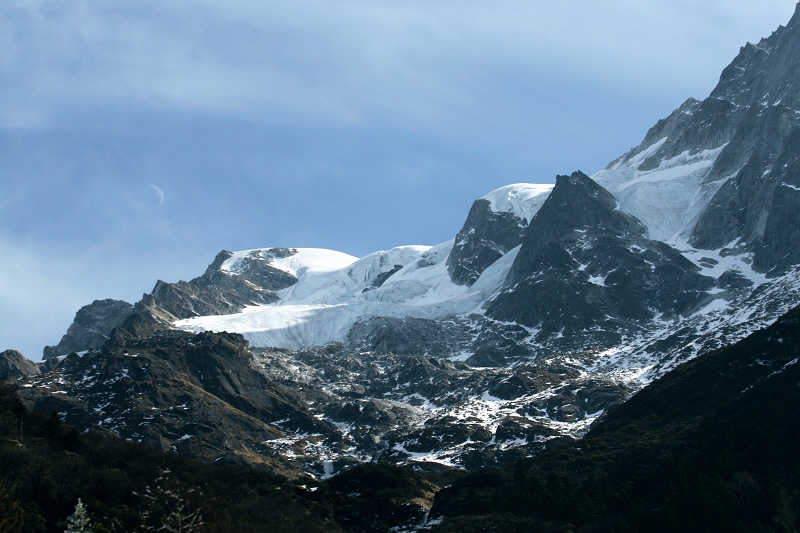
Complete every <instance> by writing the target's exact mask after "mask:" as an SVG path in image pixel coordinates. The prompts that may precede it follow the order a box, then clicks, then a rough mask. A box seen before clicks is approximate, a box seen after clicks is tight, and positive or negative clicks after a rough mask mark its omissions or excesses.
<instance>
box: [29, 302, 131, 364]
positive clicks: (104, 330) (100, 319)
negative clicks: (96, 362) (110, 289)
mask: <svg viewBox="0 0 800 533" xmlns="http://www.w3.org/2000/svg"><path fill="white" fill-rule="evenodd" d="M132 312H133V306H132V305H131V304H129V303H128V302H124V301H122V300H110V299H108V300H95V301H94V302H92V303H91V304H89V305H85V306H83V307H81V308H80V309H79V310H78V312H77V313H76V314H75V320H73V322H72V325H70V327H69V329H67V332H66V333H65V334H64V336H63V337H61V341H60V342H59V343H58V344H57V345H55V346H47V347H45V349H44V357H43V358H44V359H51V358H53V357H57V356H59V355H66V354H68V353H72V352H82V351H85V350H91V349H93V348H99V347H100V346H102V345H103V343H104V342H106V340H107V339H108V335H109V334H110V333H111V330H113V329H114V328H115V327H117V326H119V325H120V324H122V323H123V322H125V320H126V319H127V318H128V317H129V316H130V315H131V313H132Z"/></svg>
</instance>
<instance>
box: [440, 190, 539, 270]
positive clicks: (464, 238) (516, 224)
mask: <svg viewBox="0 0 800 533" xmlns="http://www.w3.org/2000/svg"><path fill="white" fill-rule="evenodd" d="M527 224H528V222H527V221H524V220H521V219H519V218H518V217H517V216H515V215H514V214H513V213H507V212H497V211H493V210H492V207H491V203H490V202H489V200H486V199H484V198H481V199H479V200H476V201H475V203H473V204H472V208H471V209H470V210H469V214H468V215H467V220H466V222H464V226H463V227H462V228H461V230H460V231H459V232H458V235H456V240H455V244H454V245H453V248H452V250H451V251H450V255H449V256H448V258H447V271H448V273H449V274H450V278H451V279H452V280H453V281H454V282H456V283H458V284H459V285H472V284H473V283H475V280H477V279H478V277H479V276H480V275H481V274H482V273H483V271H484V270H486V268H487V267H488V266H490V265H491V264H492V263H494V262H495V261H497V260H498V259H499V258H500V257H502V256H503V255H504V254H505V253H506V252H508V251H509V250H511V249H512V248H514V247H515V246H518V245H519V244H520V242H521V241H522V235H523V233H524V231H525V228H526V226H527Z"/></svg>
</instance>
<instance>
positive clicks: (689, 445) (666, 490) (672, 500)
mask: <svg viewBox="0 0 800 533" xmlns="http://www.w3.org/2000/svg"><path fill="white" fill-rule="evenodd" d="M799 361H800V308H797V309H795V310H793V311H791V312H790V313H788V314H787V315H785V316H784V317H782V318H781V319H780V320H779V321H778V322H777V323H775V324H774V325H772V326H770V327H768V328H766V329H765V330H762V331H759V332H757V333H755V334H753V335H751V336H749V337H748V338H746V339H745V340H743V341H741V342H739V343H737V344H736V345H733V346H731V347H728V348H725V349H721V350H718V351H717V352H714V353H711V354H708V355H706V356H703V357H701V358H699V359H696V360H694V361H692V362H689V363H686V364H685V365H682V366H681V367H679V368H678V369H676V370H674V371H672V372H671V373H669V374H667V375H666V376H664V377H663V378H662V379H660V380H658V381H656V382H654V383H653V384H652V385H651V386H650V387H647V388H646V389H644V390H643V391H641V392H640V393H638V394H637V395H636V396H634V397H633V398H632V399H631V400H630V401H628V402H627V403H625V404H623V405H621V406H620V407H618V408H616V409H615V410H613V411H612V412H611V413H610V414H609V415H608V416H607V417H606V418H605V419H604V420H603V421H601V422H600V423H598V424H597V425H596V426H595V427H594V428H593V429H592V431H591V432H590V433H589V435H588V436H587V437H586V438H584V439H583V440H581V441H576V442H573V443H568V444H563V441H560V442H561V443H560V444H555V445H551V446H550V447H549V448H548V449H546V450H545V451H544V452H542V453H541V454H539V455H538V456H536V457H534V458H531V459H524V460H521V461H519V462H517V463H515V464H513V465H510V466H506V467H503V468H491V469H484V470H481V471H478V472H474V473H472V474H466V473H464V472H459V471H453V470H447V469H440V470H438V471H432V470H428V471H427V472H426V471H424V470H421V469H419V468H416V469H412V468H409V467H400V466H393V465H380V464H363V465H359V466H355V467H352V468H348V469H345V470H344V471H343V472H341V473H340V474H339V475H337V476H335V477H333V478H331V479H330V480H328V481H322V482H319V481H315V480H312V479H311V478H301V479H295V480H290V479H288V478H286V477H283V476H276V475H274V474H270V473H267V472H265V471H263V470H258V469H252V468H248V467H243V466H237V465H233V464H225V463H216V464H214V463H209V462H205V461H204V462H199V461H196V460H192V459H189V458H187V457H185V456H180V455H178V454H175V453H170V452H160V451H157V450H155V449H154V448H152V447H150V446H146V445H142V444H134V443H131V442H126V441H124V440H122V439H120V438H119V437H118V436H116V435H114V434H113V433H111V432H108V431H102V430H93V431H89V432H84V433H80V432H78V431H77V430H76V429H75V428H74V427H71V426H69V425H67V424H64V423H62V422H61V421H60V419H59V418H58V416H57V415H55V414H52V415H49V416H48V415H45V414H39V413H29V412H27V410H26V408H25V406H24V404H23V403H22V402H21V401H20V400H19V399H18V398H17V396H16V393H15V392H14V390H13V389H12V388H10V387H9V386H7V385H3V386H2V387H0V524H2V525H3V528H4V529H3V531H32V532H36V531H42V532H49V531H63V530H64V527H65V525H66V519H67V517H68V516H69V515H70V514H71V513H72V512H73V511H74V506H75V505H76V503H77V501H78V498H81V500H82V502H83V503H84V504H85V506H86V508H87V509H88V512H89V513H90V515H91V516H92V517H93V520H94V522H95V525H96V526H97V527H96V529H95V531H98V532H100V531H135V530H137V529H138V528H140V527H142V525H143V524H144V525H152V526H153V527H158V526H160V525H162V524H164V523H169V521H170V520H173V519H176V518H175V514H174V511H175V509H176V508H178V503H179V500H180V503H182V504H183V506H184V507H183V508H182V510H181V513H183V518H184V519H185V518H186V517H187V516H188V515H189V514H191V513H197V514H198V515H202V517H203V525H202V527H197V528H196V529H185V530H184V531H206V532H223V531H265V532H266V531H298V532H299V531H303V532H306V531H308V532H313V531H374V532H379V531H388V530H389V529H391V528H400V529H401V530H432V531H448V532H449V531H459V532H462V531H463V532H469V531H504V532H508V531H554V532H555V531H786V532H790V531H797V530H798V528H800V513H798V509H800V455H798V453H797V443H798V442H800V362H799ZM443 487H446V488H443ZM148 489H149V490H150V493H153V494H158V498H160V500H159V503H158V504H156V503H154V501H153V500H151V499H148V498H147V497H144V496H143V495H145V494H147V493H148V492H147V491H148ZM431 505H432V509H431V511H430V513H428V512H427V509H430V508H431ZM425 524H427V525H425Z"/></svg>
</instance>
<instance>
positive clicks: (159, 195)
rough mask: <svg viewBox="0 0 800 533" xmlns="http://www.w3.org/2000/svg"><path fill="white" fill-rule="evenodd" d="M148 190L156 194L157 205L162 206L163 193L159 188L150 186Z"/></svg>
mask: <svg viewBox="0 0 800 533" xmlns="http://www.w3.org/2000/svg"><path fill="white" fill-rule="evenodd" d="M150 188H151V189H153V190H154V191H156V194H157V195H158V205H161V204H163V203H164V191H162V190H161V187H159V186H158V185H150Z"/></svg>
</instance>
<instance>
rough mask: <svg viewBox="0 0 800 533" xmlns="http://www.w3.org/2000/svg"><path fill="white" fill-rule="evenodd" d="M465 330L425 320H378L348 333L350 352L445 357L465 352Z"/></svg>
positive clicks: (365, 323) (445, 323) (355, 327)
mask: <svg viewBox="0 0 800 533" xmlns="http://www.w3.org/2000/svg"><path fill="white" fill-rule="evenodd" d="M465 336H466V328H465V327H464V326H463V325H461V324H457V323H455V322H441V321H436V320H429V319H425V318H392V317H378V318H373V319H371V320H368V321H366V322H358V323H356V324H355V325H354V326H353V327H352V328H351V329H350V331H349V333H348V344H349V345H350V346H352V347H353V348H356V347H357V348H358V349H363V350H369V351H376V352H383V353H394V354H399V355H416V354H431V355H440V354H449V353H452V352H453V351H456V350H457V349H458V347H459V346H461V347H463V348H466V347H467V343H466V339H465Z"/></svg>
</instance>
